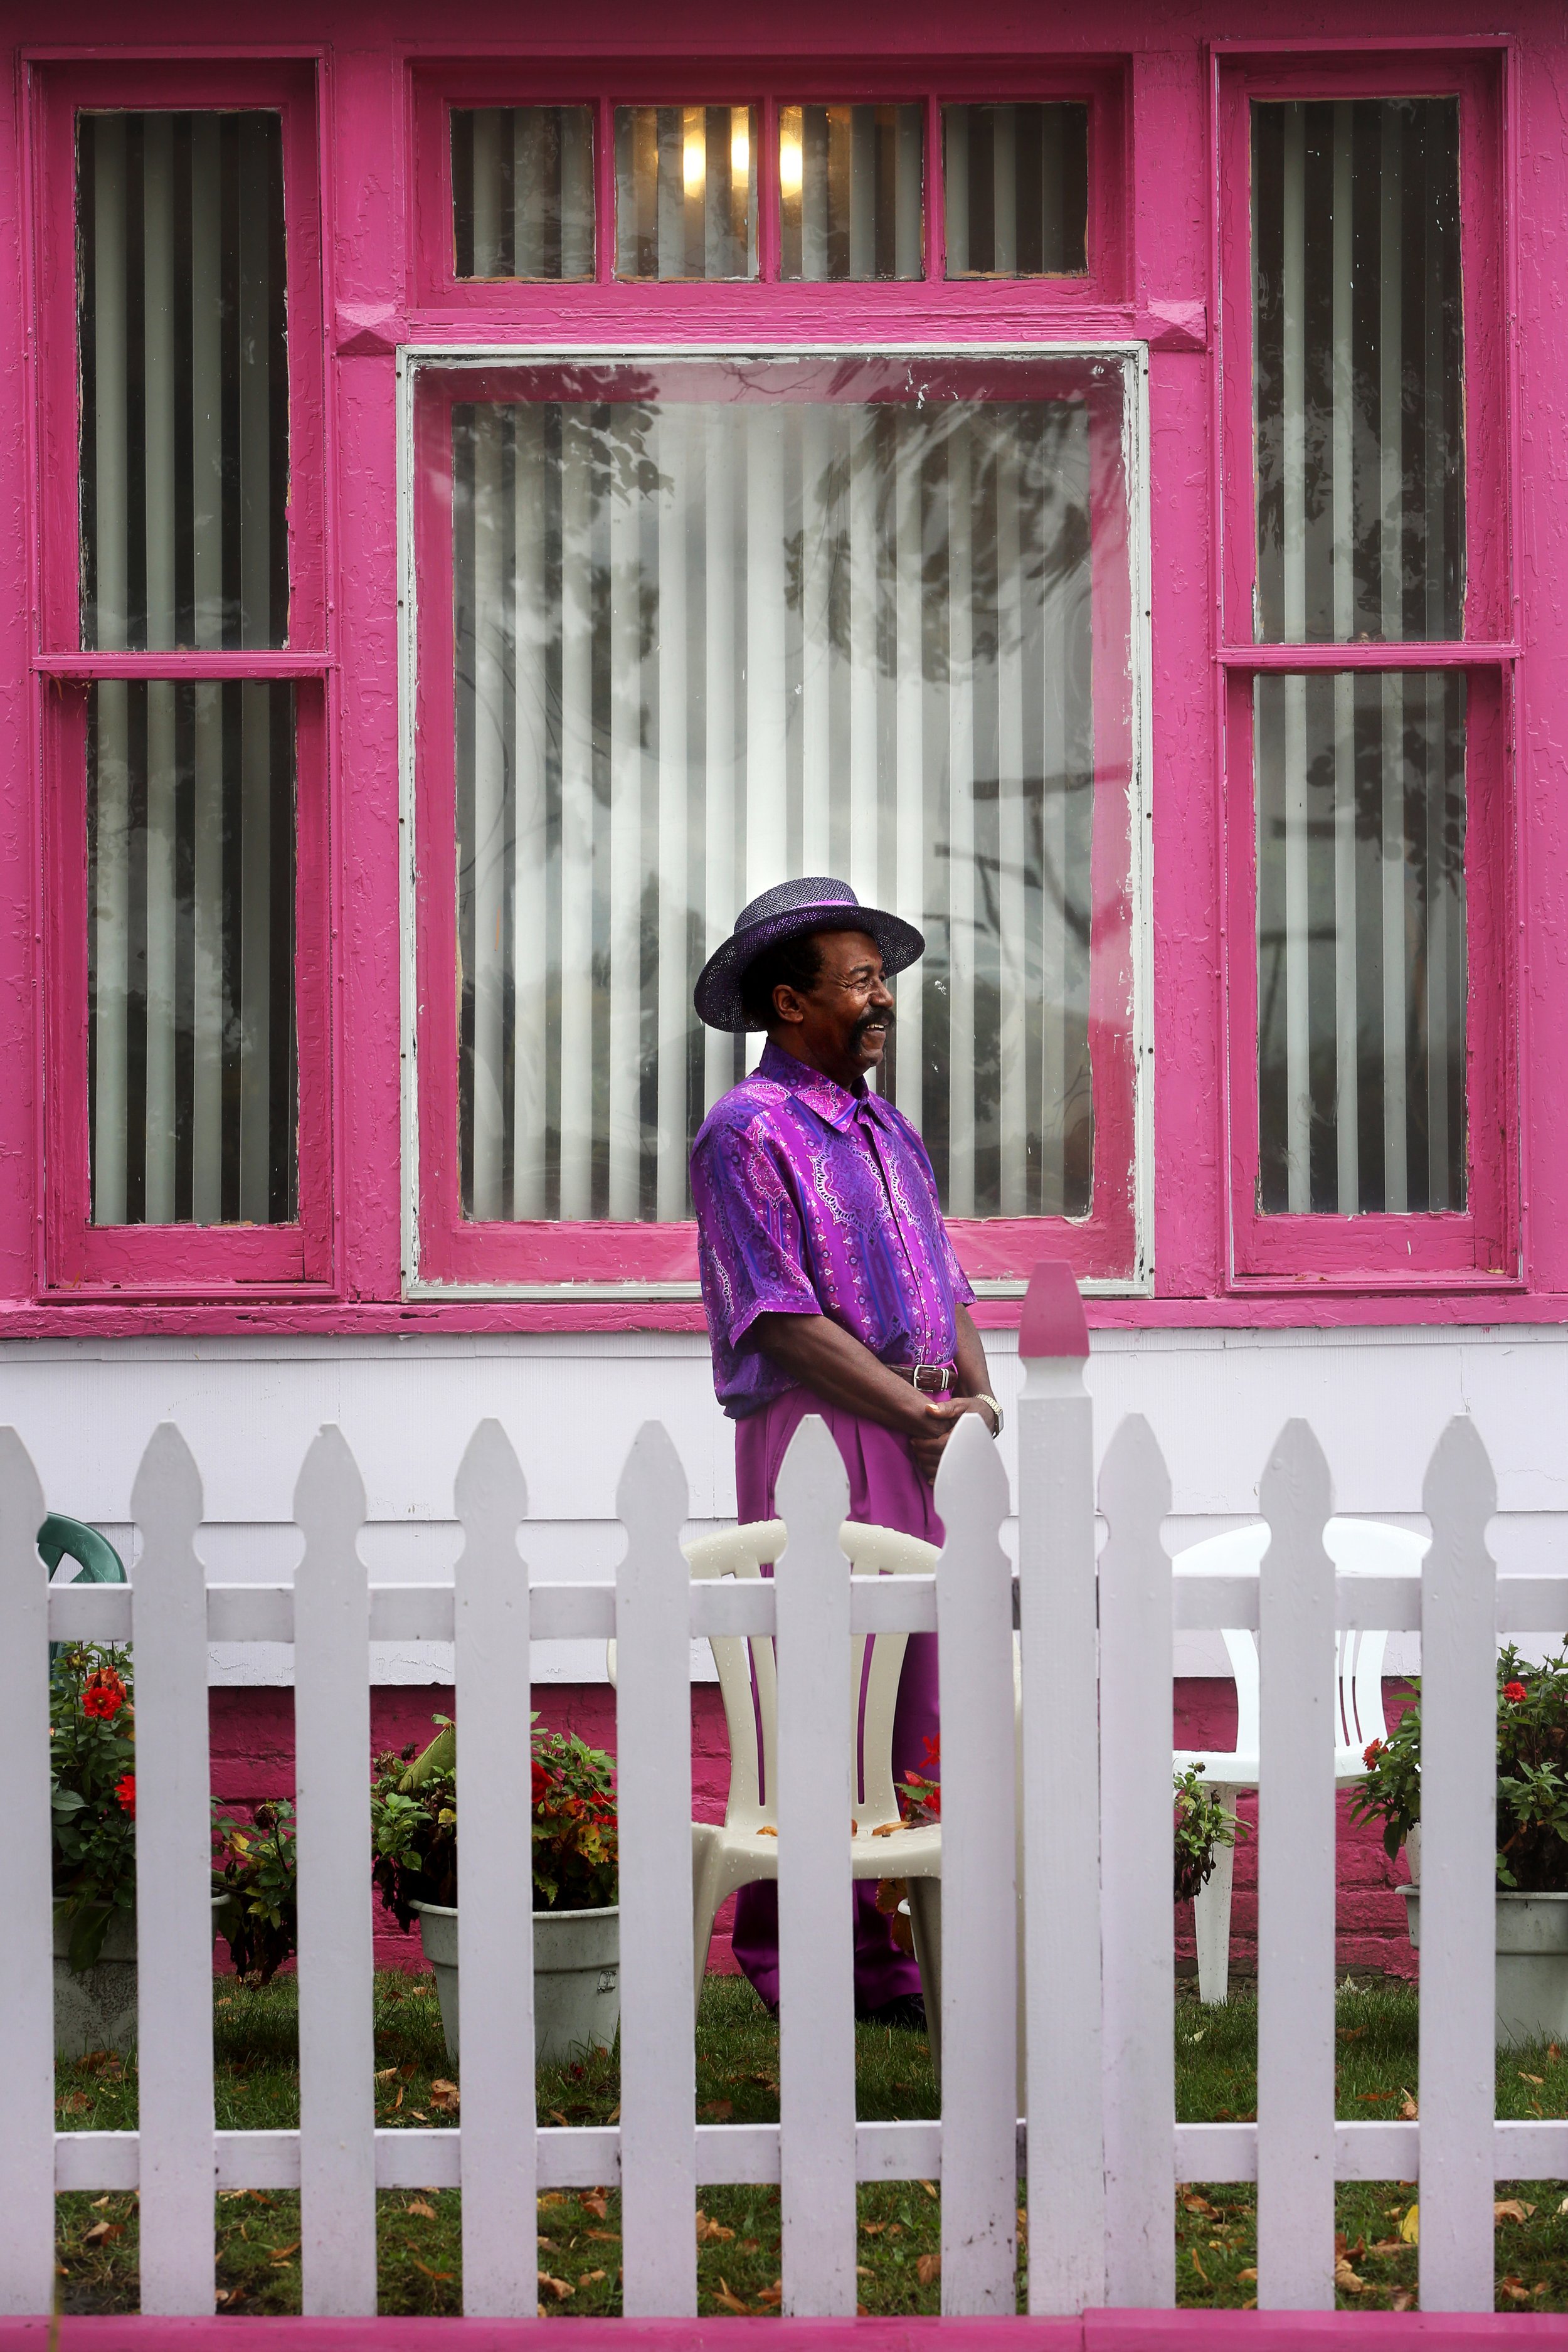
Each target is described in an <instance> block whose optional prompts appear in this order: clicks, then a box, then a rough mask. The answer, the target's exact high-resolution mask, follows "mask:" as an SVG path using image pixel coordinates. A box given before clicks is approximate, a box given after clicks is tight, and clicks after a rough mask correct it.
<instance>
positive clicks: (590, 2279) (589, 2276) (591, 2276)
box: [577, 2271, 608, 2286]
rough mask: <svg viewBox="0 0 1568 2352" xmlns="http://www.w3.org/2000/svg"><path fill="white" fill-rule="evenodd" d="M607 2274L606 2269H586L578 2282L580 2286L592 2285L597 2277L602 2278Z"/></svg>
mask: <svg viewBox="0 0 1568 2352" xmlns="http://www.w3.org/2000/svg"><path fill="white" fill-rule="evenodd" d="M607 2275H608V2273H606V2272H605V2271H584V2273H583V2275H582V2277H581V2278H580V2279H579V2280H578V2282H577V2284H578V2285H579V2286H592V2285H593V2284H594V2283H595V2280H596V2279H602V2278H605V2277H606V2276H607Z"/></svg>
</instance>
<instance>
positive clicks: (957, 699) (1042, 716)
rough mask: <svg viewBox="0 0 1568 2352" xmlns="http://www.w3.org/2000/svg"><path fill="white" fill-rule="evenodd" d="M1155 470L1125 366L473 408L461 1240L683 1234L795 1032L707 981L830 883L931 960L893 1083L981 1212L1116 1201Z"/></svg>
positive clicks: (817, 375)
mask: <svg viewBox="0 0 1568 2352" xmlns="http://www.w3.org/2000/svg"><path fill="white" fill-rule="evenodd" d="M563 394H565V395H566V396H563ZM1121 442H1122V379H1121V370H1120V368H1119V367H1118V366H1116V365H1114V364H1112V363H1109V362H1088V361H1078V360H1065V359H1051V360H1033V361H1028V362H1002V361H990V362H984V365H983V366H982V365H981V364H978V363H975V362H931V363H917V364H912V365H911V364H910V363H909V362H877V361H862V362H851V361H846V360H842V359H834V360H820V359H818V360H806V361H793V362H792V361H766V362H758V361H749V362H744V363H742V362H732V363H731V362H724V361H720V360H713V361H710V362H666V363H664V364H662V365H660V366H658V368H652V369H650V368H649V367H648V366H647V364H643V365H639V367H638V368H637V369H636V370H635V371H633V370H630V369H627V370H626V371H624V372H618V371H616V369H614V368H613V367H608V366H605V367H600V368H597V369H594V370H580V371H576V372H574V376H573V378H572V379H571V381H570V382H569V383H563V379H562V376H561V375H560V373H555V374H553V375H552V374H551V373H548V372H547V371H545V370H543V369H541V370H539V371H537V372H529V373H528V375H527V376H526V377H523V376H522V375H521V373H520V377H519V379H518V392H517V396H516V397H515V398H512V399H509V400H506V401H497V402H493V403H486V404H465V405H460V406H459V407H458V408H457V410H456V411H455V415H454V442H453V467H454V482H453V497H452V512H453V528H454V531H455V562H456V612H455V623H456V687H457V795H458V809H457V825H458V907H457V917H458V964H459V974H460V1004H459V1015H458V1018H459V1036H458V1066H459V1129H460V1160H461V1183H462V1198H463V1204H464V1210H465V1213H466V1214H467V1215H468V1216H469V1217H472V1218H477V1219H495V1218H521V1219H527V1218H563V1219H578V1218H590V1217H593V1218H603V1217H610V1218H624V1219H635V1218H646V1219H659V1220H668V1219H674V1218H679V1217H684V1216H687V1215H689V1213H690V1210H689V1198H688V1192H687V1160H688V1154H689V1148H690V1144H691V1140H692V1139H693V1137H694V1135H695V1133H696V1130H697V1128H698V1126H699V1125H700V1122H701V1119H702V1118H703V1116H704V1113H705V1111H706V1110H707V1108H708V1107H709V1105H710V1103H712V1102H713V1101H714V1100H715V1099H716V1098H717V1097H718V1096H719V1095H721V1094H722V1093H723V1092H724V1091H725V1090H726V1089H727V1088H728V1087H731V1085H733V1084H734V1082H735V1080H736V1079H737V1078H738V1077H739V1076H741V1075H742V1072H743V1070H744V1068H745V1067H746V1066H748V1064H749V1063H750V1062H752V1061H754V1059H755V1057H756V1055H757V1053H758V1052H759V1051H760V1050H761V1043H762V1041H761V1039H760V1038H755V1037H753V1038H752V1039H749V1040H741V1039H736V1038H732V1037H730V1036H726V1035H721V1034H717V1033H715V1032H712V1031H709V1030H705V1029H703V1028H702V1027H701V1026H700V1024H699V1023H698V1021H697V1018H696V1015H695V1013H693V1010H692V1004H691V992H692V988H693V985H694V983H695V981H696V978H697V974H698V972H699V971H700V968H701V965H702V963H703V961H705V959H706V957H707V956H708V955H709V954H710V952H711V950H713V949H714V948H715V947H717V946H718V944H719V943H720V941H721V940H722V939H723V938H725V937H726V936H727V934H728V931H729V929H730V927H731V923H732V920H733V918H734V916H735V913H736V911H737V909H738V908H739V907H740V906H742V904H744V902H745V901H746V900H747V899H748V898H751V897H752V896H753V895H754V894H755V893H756V892H757V891H759V890H761V889H763V888H764V887H767V886H768V885H769V884H771V883H773V882H776V881H780V880H783V879H784V878H786V877H791V876H795V875H800V874H836V875H841V876H843V877H846V878H847V880H848V881H849V882H850V883H851V884H852V885H853V886H854V887H855V888H856V889H857V890H858V893H859V894H860V896H861V898H862V899H864V900H865V901H867V902H868V903H873V904H877V905H880V906H885V907H889V908H895V909H897V910H899V911H900V912H902V913H904V914H905V915H907V916H908V917H910V919H914V920H916V921H918V922H919V923H920V924H921V928H922V929H924V931H925V933H926V936H927V940H928V952H927V954H926V956H925V959H924V961H923V962H922V963H921V965H920V966H919V967H918V968H917V969H916V970H915V971H913V972H911V973H910V975H909V976H908V977H906V978H905V979H903V980H901V981H900V982H899V985H898V1013H899V1024H898V1028H897V1031H896V1033H895V1042H894V1044H893V1045H891V1046H890V1047H889V1063H888V1066H887V1070H886V1073H885V1076H884V1077H883V1079H882V1081H881V1083H882V1084H883V1085H884V1086H885V1087H887V1088H888V1090H889V1091H890V1092H891V1094H892V1095H893V1097H894V1098H895V1099H896V1100H897V1102H898V1103H899V1104H900V1107H901V1108H903V1109H905V1110H906V1111H907V1112H908V1113H909V1114H910V1116H911V1117H912V1118H915V1119H916V1120H917V1121H918V1123H919V1124H920V1126H921V1129H922V1132H923V1133H924V1136H925V1139H926V1141H927V1143H928V1145H929V1147H930V1150H931V1157H932V1160H933V1162H934V1164H935V1168H936V1171H937V1177H938V1181H939V1184H940V1186H941V1188H942V1199H943V1201H944V1202H945V1204H946V1206H947V1208H948V1209H949V1210H950V1211H951V1212H952V1213H954V1214H956V1215H960V1216H965V1217H968V1216H995V1215H1004V1216H1026V1215H1049V1216H1062V1215H1066V1216H1081V1215H1083V1214H1084V1213H1086V1212H1087V1211H1088V1210H1089V1205H1090V1191H1091V1185H1092V1181H1093V1178H1094V1173H1095V1164H1094V1163H1095V1131H1094V1111H1093V1101H1092V1094H1091V1085H1090V1076H1091V1072H1090V1063H1091V1055H1092V1054H1093V1053H1097V1052H1100V1051H1105V1052H1109V1053H1112V1054H1122V1053H1125V1052H1126V1050H1127V1041H1126V1036H1125V1034H1124V1028H1123V1027H1122V1026H1121V1025H1119V1024H1124V1023H1125V1020H1126V1017H1127V1016H1126V1008H1125V1005H1124V1004H1119V1005H1116V1006H1114V1007H1113V1006H1111V1005H1110V1003H1107V1004H1104V1005H1102V1004H1100V1003H1099V1002H1098V1000H1097V1001H1096V1004H1095V1021H1094V1023H1093V1024H1091V1021H1090V1003H1091V988H1092V984H1093V978H1094V974H1095V972H1096V971H1098V970H1099V969H1100V964H1099V961H1097V960H1098V959H1099V958H1100V956H1101V955H1102V954H1109V953H1111V952H1113V951H1124V941H1125V929H1126V923H1127V919H1128V914H1127V901H1126V891H1127V880H1128V877H1127V863H1126V861H1127V854H1128V853H1127V825H1126V819H1125V811H1126V806H1127V802H1126V792H1127V779H1128V774H1129V766H1128V761H1129V758H1130V748H1129V733H1128V704H1127V693H1128V685H1127V681H1128V677H1129V659H1130V656H1129V647H1128V641H1127V634H1126V633H1127V625H1128V624H1127V617H1126V616H1127V612H1128V609H1129V604H1128V596H1127V569H1126V565H1127V523H1126V493H1125V484H1124V478H1123V475H1122V471H1121V466H1122V459H1121ZM1097 597H1098V598H1100V599H1102V600H1104V601H1103V603H1102V605H1101V609H1100V613H1099V615H1098V619H1097V616H1096V614H1095V611H1094V609H1093V605H1092V601H1091V600H1092V599H1094V598H1097ZM1097 629H1098V632H1099V635H1098V637H1097ZM1102 788H1103V791H1104V792H1105V793H1109V794H1110V799H1109V801H1104V800H1102V798H1101V797H1100V795H1101V790H1102ZM1098 809H1103V810H1105V811H1106V813H1107V814H1106V816H1105V819H1104V821H1103V823H1102V824H1101V828H1100V848H1099V850H1098V851H1097V850H1096V849H1095V846H1094V842H1095V834H1096V818H1097V810H1098ZM1119 811H1120V814H1119ZM1108 844H1109V845H1110V846H1109V847H1108V846H1107V845H1108ZM1097 860H1099V861H1103V864H1102V865H1101V864H1100V863H1097ZM1091 1040H1092V1043H1091ZM1102 1173H1103V1174H1104V1175H1105V1177H1106V1180H1107V1181H1110V1182H1117V1181H1120V1182H1123V1183H1124V1182H1125V1181H1126V1172H1125V1170H1122V1171H1102Z"/></svg>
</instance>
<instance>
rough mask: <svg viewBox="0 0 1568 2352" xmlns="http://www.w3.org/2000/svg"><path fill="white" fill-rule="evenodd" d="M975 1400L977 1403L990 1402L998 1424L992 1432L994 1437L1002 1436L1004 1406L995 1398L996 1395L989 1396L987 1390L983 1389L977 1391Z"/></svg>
mask: <svg viewBox="0 0 1568 2352" xmlns="http://www.w3.org/2000/svg"><path fill="white" fill-rule="evenodd" d="M974 1402H975V1403H976V1404H988V1405H989V1406H990V1408H991V1412H992V1415H993V1418H994V1421H995V1423H996V1426H995V1428H994V1430H993V1431H992V1433H991V1434H992V1436H993V1437H1000V1436H1001V1434H1002V1408H1001V1406H1000V1405H999V1404H998V1403H997V1402H996V1400H995V1398H994V1396H988V1395H987V1394H986V1392H985V1391H984V1389H981V1390H978V1391H976V1393H975V1398H974Z"/></svg>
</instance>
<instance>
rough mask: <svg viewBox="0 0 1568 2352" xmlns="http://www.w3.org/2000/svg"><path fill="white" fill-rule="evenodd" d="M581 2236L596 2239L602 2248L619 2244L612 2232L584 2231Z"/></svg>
mask: <svg viewBox="0 0 1568 2352" xmlns="http://www.w3.org/2000/svg"><path fill="white" fill-rule="evenodd" d="M583 2235H584V2237H585V2238H597V2240H598V2241H599V2243H600V2244H601V2245H602V2246H618V2245H619V2244H620V2240H619V2239H618V2238H617V2237H616V2233H615V2231H613V2230H584V2232H583Z"/></svg>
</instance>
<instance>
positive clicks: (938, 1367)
mask: <svg viewBox="0 0 1568 2352" xmlns="http://www.w3.org/2000/svg"><path fill="white" fill-rule="evenodd" d="M922 1372H930V1373H931V1375H932V1378H933V1382H934V1385H933V1386H932V1387H931V1389H930V1390H929V1391H928V1390H927V1388H926V1385H925V1382H924V1381H922V1380H921V1373H922ZM913 1381H914V1385H915V1387H916V1388H917V1389H919V1390H920V1391H921V1395H922V1396H924V1395H927V1394H930V1395H932V1396H945V1395H946V1394H947V1391H948V1390H949V1389H950V1388H951V1387H952V1366H951V1365H950V1364H917V1365H916V1366H915V1369H914V1373H913Z"/></svg>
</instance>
